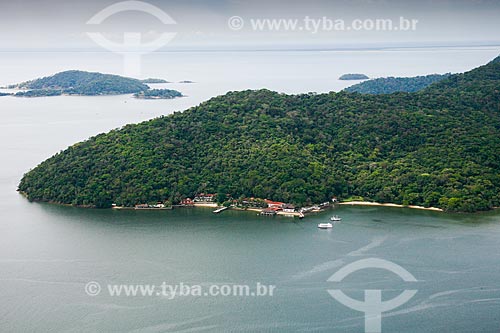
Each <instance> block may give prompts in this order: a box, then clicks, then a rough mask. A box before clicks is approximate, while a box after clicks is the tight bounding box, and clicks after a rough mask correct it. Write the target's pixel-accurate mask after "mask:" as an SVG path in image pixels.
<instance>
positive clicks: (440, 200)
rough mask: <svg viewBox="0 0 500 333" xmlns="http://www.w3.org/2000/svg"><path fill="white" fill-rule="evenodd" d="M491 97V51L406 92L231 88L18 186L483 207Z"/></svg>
mask: <svg viewBox="0 0 500 333" xmlns="http://www.w3.org/2000/svg"><path fill="white" fill-rule="evenodd" d="M499 101H500V58H497V59H495V60H494V61H492V62H491V63H489V64H487V65H485V66H482V67H479V68H477V69H474V70H472V71H470V72H467V73H464V74H455V75H451V76H449V77H447V78H445V79H443V80H442V81H440V82H437V83H434V84H433V85H431V86H429V87H427V88H425V89H423V90H421V91H419V92H415V93H394V94H387V95H363V94H353V93H348V92H340V93H333V92H332V93H328V94H314V93H309V94H301V95H286V94H280V93H276V92H272V91H268V90H258V91H241V92H230V93H228V94H226V95H224V96H219V97H215V98H212V99H210V100H208V101H206V102H204V103H202V104H200V105H199V106H197V107H193V108H191V109H188V110H186V111H184V112H176V113H174V114H173V115H169V116H164V117H160V118H157V119H154V120H150V121H146V122H143V123H140V124H135V125H127V126H125V127H123V128H120V129H116V130H113V131H111V132H109V133H107V134H100V135H97V136H95V137H92V138H90V139H88V140H86V141H83V142H80V143H77V144H75V145H73V146H71V147H69V148H68V149H66V150H65V151H62V152H60V153H58V154H56V155H54V156H53V157H51V158H49V159H47V160H46V161H44V162H42V163H41V164H40V165H38V166H37V167H36V168H34V169H33V170H31V171H29V172H28V173H26V174H25V175H24V177H23V178H22V180H21V182H20V184H19V191H21V192H23V193H25V194H26V195H27V197H28V199H29V200H35V201H49V202H54V203H63V204H71V205H78V206H88V207H100V208H105V207H110V206H111V205H112V204H116V205H120V206H130V207H133V206H134V205H136V204H140V203H144V202H158V201H160V202H163V201H165V200H170V201H171V202H173V203H176V202H180V201H181V200H183V198H188V197H193V196H195V195H196V194H197V193H201V192H204V193H218V195H217V197H221V198H227V197H228V195H229V196H231V197H233V198H236V199H238V198H249V197H250V198H251V197H256V198H268V199H271V200H277V201H283V202H290V203H293V204H295V205H296V206H302V205H307V204H310V203H318V202H324V201H328V200H329V199H330V198H332V197H333V196H336V197H338V198H339V199H340V200H342V199H345V198H349V197H354V196H361V197H363V198H364V199H365V200H370V201H377V202H381V203H397V204H403V205H420V206H425V207H438V208H442V209H444V210H445V211H461V212H474V211H479V210H488V209H491V208H493V207H498V206H500V154H499V151H500V112H499V107H500V104H499ZM218 200H219V199H218ZM221 200H222V199H221Z"/></svg>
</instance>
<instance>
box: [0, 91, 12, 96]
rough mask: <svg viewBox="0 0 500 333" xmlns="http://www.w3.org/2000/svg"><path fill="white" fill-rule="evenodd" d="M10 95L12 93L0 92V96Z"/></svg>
mask: <svg viewBox="0 0 500 333" xmlns="http://www.w3.org/2000/svg"><path fill="white" fill-rule="evenodd" d="M10 95H12V94H9V93H4V92H0V97H2V96H10Z"/></svg>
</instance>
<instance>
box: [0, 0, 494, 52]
mask: <svg viewBox="0 0 500 333" xmlns="http://www.w3.org/2000/svg"><path fill="white" fill-rule="evenodd" d="M117 2H119V1H107V0H104V1H97V0H86V1H76V0H26V1H23V0H17V1H14V0H9V1H7V0H0V34H1V39H0V40H1V45H0V48H1V49H32V48H34V49H51V48H67V49H71V48H98V46H97V45H96V43H95V42H94V41H92V40H91V39H90V38H89V36H88V35H87V32H99V33H102V34H103V36H105V37H106V38H107V39H109V40H112V41H115V42H117V43H120V42H121V41H122V40H123V33H124V32H139V33H141V35H142V39H143V41H151V40H154V39H156V38H157V37H158V36H160V35H161V33H163V32H175V33H177V34H176V36H175V38H174V39H173V40H172V41H171V42H170V43H168V44H167V45H166V46H165V48H164V49H165V50H168V49H183V48H199V49H210V48H223V49H231V48H235V49H237V48H279V47H292V48H303V47H306V48H307V47H319V48H335V47H365V46H370V45H373V46H393V45H414V44H419V45H422V44H423V45H457V44H458V45H480V44H495V45H500V36H499V31H500V19H499V18H500V0H497V1H495V0H460V1H451V0H449V1H447V0H432V1H431V0H420V1H404V0H403V1H394V0H380V1H379V0H351V1H347V0H345V1H342V0H341V1H336V0H330V1H328V0H312V1H306V0H303V1H299V0H292V1H273V0H257V1H243V0H178V1H169V0H165V1H162V0H149V1H145V2H148V3H150V4H152V5H155V6H157V7H158V8H160V9H161V10H162V11H164V12H166V13H167V14H168V15H169V16H170V17H171V18H172V19H173V20H175V22H176V24H172V25H165V24H163V23H161V22H160V20H158V19H157V18H155V17H153V16H151V15H149V14H147V13H141V12H136V11H128V12H121V13H117V14H115V15H112V16H110V17H109V18H107V19H106V20H104V21H103V22H102V24H100V25H88V24H86V23H87V21H88V20H89V19H90V18H92V17H93V16H94V15H95V14H96V13H98V12H99V11H101V10H102V9H104V8H106V7H107V6H109V5H112V4H115V3H117ZM233 16H239V17H241V19H243V21H244V25H243V27H242V28H241V29H240V30H237V31H235V30H231V29H230V28H229V26H228V19H229V18H231V17H233ZM401 16H402V17H405V18H407V19H416V20H418V23H417V25H416V30H415V31H365V30H361V31H353V30H350V31H331V30H321V29H320V30H319V31H317V32H316V33H313V31H310V30H307V29H304V27H302V29H296V30H294V31H285V30H280V31H269V30H268V29H267V30H266V29H265V31H255V30H254V29H252V24H251V20H255V19H265V18H267V19H278V20H279V19H297V20H298V22H299V24H303V20H304V18H305V17H309V18H311V19H315V20H320V19H322V18H323V17H326V18H327V19H331V20H340V19H342V20H344V21H345V22H347V24H350V23H351V22H352V20H354V19H360V20H366V19H370V20H375V19H393V20H394V22H396V23H397V24H399V17H401Z"/></svg>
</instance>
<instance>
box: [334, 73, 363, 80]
mask: <svg viewBox="0 0 500 333" xmlns="http://www.w3.org/2000/svg"><path fill="white" fill-rule="evenodd" d="M367 79H369V77H368V76H366V75H365V74H344V75H342V76H341V77H339V80H367Z"/></svg>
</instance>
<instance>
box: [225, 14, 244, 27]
mask: <svg viewBox="0 0 500 333" xmlns="http://www.w3.org/2000/svg"><path fill="white" fill-rule="evenodd" d="M227 25H228V26H229V29H231V30H241V29H243V26H244V25H245V21H244V20H243V18H241V16H233V17H230V18H229V20H227Z"/></svg>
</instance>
